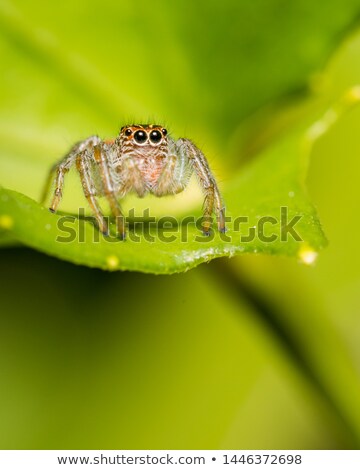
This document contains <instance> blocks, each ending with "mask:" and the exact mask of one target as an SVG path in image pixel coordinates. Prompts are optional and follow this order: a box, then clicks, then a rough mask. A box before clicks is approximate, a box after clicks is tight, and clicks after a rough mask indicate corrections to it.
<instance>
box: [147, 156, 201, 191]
mask: <svg viewBox="0 0 360 470" xmlns="http://www.w3.org/2000/svg"><path fill="white" fill-rule="evenodd" d="M179 157H180V158H179ZM191 173H192V167H191V166H190V165H189V164H188V160H187V159H185V158H181V156H177V155H170V156H168V157H167V158H166V163H165V165H164V167H163V169H162V172H161V174H160V176H159V178H158V181H157V183H156V185H155V186H154V187H153V188H152V189H151V192H152V193H153V194H155V196H164V195H166V194H178V193H181V191H183V190H184V189H185V188H186V186H187V184H188V182H189V179H190V176H191Z"/></svg>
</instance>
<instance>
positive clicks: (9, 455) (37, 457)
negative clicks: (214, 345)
mask: <svg viewBox="0 0 360 470" xmlns="http://www.w3.org/2000/svg"><path fill="white" fill-rule="evenodd" d="M88 465H90V466H92V467H93V466H94V465H95V466H96V465H99V466H101V467H102V468H104V467H107V466H109V468H113V467H114V466H120V467H121V466H123V467H131V468H135V469H136V468H142V469H143V468H146V467H151V468H153V467H157V468H163V467H166V466H167V467H169V466H170V467H171V466H173V465H178V466H179V465H180V466H183V467H184V468H185V467H198V468H203V469H214V470H216V469H219V468H222V469H225V470H226V469H231V468H234V469H241V468H247V469H258V468H268V469H274V468H277V469H291V470H296V469H301V470H319V469H326V470H328V469H330V470H331V469H346V470H355V469H356V470H359V469H360V451H358V450H349V451H337V450H327V451H325V450H305V451H304V450H291V451H289V450H284V451H280V450H274V451H269V450H253V451H248V450H247V451H242V450H238V451H237V450H221V451H220V450H217V451H211V450H196V451H195V450H193V451H188V450H176V451H174V450H163V451H160V450H157V451H150V450H149V451H145V450H111V451H110V450H99V451H94V450H76V451H74V450H17V451H14V450H3V451H0V469H1V470H20V469H26V470H32V469H34V470H42V469H44V470H52V469H59V468H61V467H64V468H71V467H77V466H78V467H83V468H84V467H86V466H88ZM275 465H276V467H274V466H275Z"/></svg>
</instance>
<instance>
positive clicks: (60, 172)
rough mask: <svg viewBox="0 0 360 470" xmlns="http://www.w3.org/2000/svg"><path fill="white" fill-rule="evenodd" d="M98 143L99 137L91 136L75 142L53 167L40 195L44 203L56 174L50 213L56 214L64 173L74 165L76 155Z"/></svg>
mask: <svg viewBox="0 0 360 470" xmlns="http://www.w3.org/2000/svg"><path fill="white" fill-rule="evenodd" d="M98 142H100V139H99V137H97V136H94V135H93V136H91V137H88V138H87V139H85V140H83V141H81V142H77V143H76V144H75V145H74V146H73V147H72V148H71V149H70V151H69V152H68V153H67V154H66V155H65V156H64V158H62V159H61V160H60V161H59V162H58V163H57V164H56V165H54V166H53V167H52V168H51V169H50V172H49V175H48V178H47V180H46V184H45V186H44V190H43V193H42V198H41V202H42V203H44V202H45V200H46V197H47V195H48V193H49V191H50V188H51V185H52V182H53V180H54V173H55V172H56V177H55V190H54V195H53V198H52V202H51V205H50V207H49V209H50V210H51V212H56V210H57V208H58V205H59V203H60V201H61V198H62V192H63V187H64V179H65V175H66V173H67V172H68V171H69V170H70V168H71V167H72V166H73V164H74V163H75V160H76V157H77V155H78V154H79V153H80V152H82V151H83V150H85V149H86V148H88V147H91V146H93V145H95V144H96V143H98Z"/></svg>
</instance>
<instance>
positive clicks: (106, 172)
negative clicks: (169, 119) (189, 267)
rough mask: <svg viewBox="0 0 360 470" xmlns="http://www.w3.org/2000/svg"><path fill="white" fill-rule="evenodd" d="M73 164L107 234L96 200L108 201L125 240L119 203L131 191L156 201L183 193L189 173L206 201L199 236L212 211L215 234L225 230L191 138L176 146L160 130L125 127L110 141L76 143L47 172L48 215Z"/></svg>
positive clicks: (209, 176) (209, 180)
mask: <svg viewBox="0 0 360 470" xmlns="http://www.w3.org/2000/svg"><path fill="white" fill-rule="evenodd" d="M74 165H76V168H77V170H78V172H79V174H80V179H81V183H82V187H83V191H84V194H85V197H86V199H87V201H88V203H89V205H90V207H91V209H92V211H93V212H94V215H95V217H96V220H97V222H98V225H99V228H100V230H101V231H102V232H103V233H105V234H107V233H108V226H107V223H106V221H105V219H104V216H103V214H102V212H101V209H100V206H99V203H98V201H97V197H99V196H105V197H106V198H107V200H108V202H109V205H110V208H111V212H112V214H113V215H114V216H115V218H116V225H117V231H118V234H119V236H120V237H121V238H125V224H124V217H123V213H122V211H121V208H120V204H119V199H121V198H123V197H124V196H125V195H126V194H128V193H130V192H134V193H136V194H137V195H138V196H139V197H144V196H145V195H146V194H148V193H151V194H154V195H155V196H158V197H161V196H165V195H169V194H177V193H179V192H181V191H183V190H184V189H185V188H186V186H187V184H188V183H189V180H190V177H191V175H192V173H193V172H195V174H196V176H197V179H198V182H199V184H200V186H201V188H202V189H203V192H204V196H205V200H204V218H203V223H202V228H203V233H204V234H205V235H208V234H209V232H210V226H211V215H212V213H213V212H215V214H216V217H217V222H218V229H219V231H221V232H224V231H225V220H224V208H223V205H222V199H221V196H220V192H219V189H218V186H217V184H216V181H215V178H214V176H213V174H212V172H211V170H210V167H209V164H208V162H207V160H206V158H205V156H204V154H203V153H202V152H201V151H200V150H199V149H198V148H197V147H196V146H195V144H194V143H193V142H192V141H191V140H189V139H183V138H182V139H178V140H176V141H175V140H174V139H172V138H171V137H170V136H169V135H168V133H167V131H166V129H164V128H163V127H162V126H158V125H153V124H138V125H131V126H124V127H122V128H121V130H120V133H119V136H118V137H117V138H116V139H114V140H101V139H100V138H99V137H98V136H91V137H89V138H87V139H85V140H83V141H81V142H78V143H76V144H75V145H74V146H73V147H72V148H71V149H70V151H69V152H68V153H67V154H66V155H65V157H64V158H63V159H62V160H60V161H59V162H58V163H57V164H56V165H54V166H53V168H52V169H51V171H50V173H49V178H48V181H47V184H46V186H45V190H44V197H43V199H45V198H46V196H47V193H48V192H49V188H50V185H51V183H52V181H53V179H54V177H53V175H54V173H55V174H56V176H55V190H54V194H53V198H52V202H51V205H50V208H49V209H50V210H51V211H52V212H55V211H56V210H57V208H58V205H59V203H60V201H61V197H62V191H63V185H64V179H65V175H66V173H67V172H68V171H69V170H70V168H71V167H72V166H74Z"/></svg>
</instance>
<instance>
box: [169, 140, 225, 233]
mask: <svg viewBox="0 0 360 470" xmlns="http://www.w3.org/2000/svg"><path fill="white" fill-rule="evenodd" d="M176 149H177V153H178V155H179V157H180V158H181V159H183V158H184V157H185V158H187V160H188V161H189V163H190V165H191V167H192V168H193V169H194V171H195V174H196V176H197V178H198V181H199V184H200V186H201V188H202V190H203V192H204V194H205V200H204V218H203V223H202V228H203V233H204V235H209V233H210V228H211V216H212V214H213V212H214V209H215V214H216V217H217V224H218V229H219V232H222V233H223V232H225V216H224V212H225V207H223V203H222V198H221V195H220V191H219V188H218V186H217V184H216V180H215V178H214V175H213V174H212V172H211V170H210V167H209V163H208V161H207V160H206V158H205V155H204V154H203V153H202V152H201V150H200V149H199V148H198V147H196V145H195V144H194V143H193V142H192V141H191V140H189V139H179V140H178V141H176Z"/></svg>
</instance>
